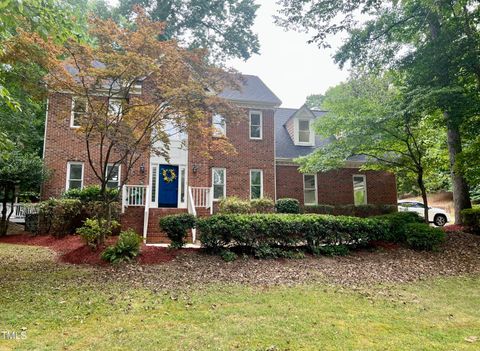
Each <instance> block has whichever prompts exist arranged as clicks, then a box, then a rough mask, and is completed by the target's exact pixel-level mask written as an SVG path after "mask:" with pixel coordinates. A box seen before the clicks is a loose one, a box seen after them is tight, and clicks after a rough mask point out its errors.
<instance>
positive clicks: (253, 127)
mask: <svg viewBox="0 0 480 351" xmlns="http://www.w3.org/2000/svg"><path fill="white" fill-rule="evenodd" d="M262 122H263V116H262V111H250V139H262V137H263V128H262Z"/></svg>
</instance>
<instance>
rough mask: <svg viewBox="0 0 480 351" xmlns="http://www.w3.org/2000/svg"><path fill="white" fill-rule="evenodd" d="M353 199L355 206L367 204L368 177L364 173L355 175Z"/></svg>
mask: <svg viewBox="0 0 480 351" xmlns="http://www.w3.org/2000/svg"><path fill="white" fill-rule="evenodd" d="M353 200H354V204H355V206H359V205H366V204H367V178H366V177H365V176H364V175H362V174H360V175H354V176H353Z"/></svg>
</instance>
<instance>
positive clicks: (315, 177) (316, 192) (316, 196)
mask: <svg viewBox="0 0 480 351" xmlns="http://www.w3.org/2000/svg"><path fill="white" fill-rule="evenodd" d="M305 176H313V177H314V179H315V189H314V190H315V202H313V203H310V202H308V203H307V202H306V201H305V191H306V190H309V191H311V190H312V188H308V189H307V188H306V187H305ZM303 204H304V205H307V206H315V205H318V183H317V175H316V174H304V175H303Z"/></svg>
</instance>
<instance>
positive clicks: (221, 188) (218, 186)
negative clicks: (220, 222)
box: [212, 168, 227, 200]
mask: <svg viewBox="0 0 480 351" xmlns="http://www.w3.org/2000/svg"><path fill="white" fill-rule="evenodd" d="M226 184H227V183H226V171H225V168H212V187H213V199H214V200H220V199H222V198H224V197H225V196H226Z"/></svg>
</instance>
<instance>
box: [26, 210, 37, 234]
mask: <svg viewBox="0 0 480 351" xmlns="http://www.w3.org/2000/svg"><path fill="white" fill-rule="evenodd" d="M38 223H39V214H38V213H25V231H27V232H30V233H33V234H38Z"/></svg>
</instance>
